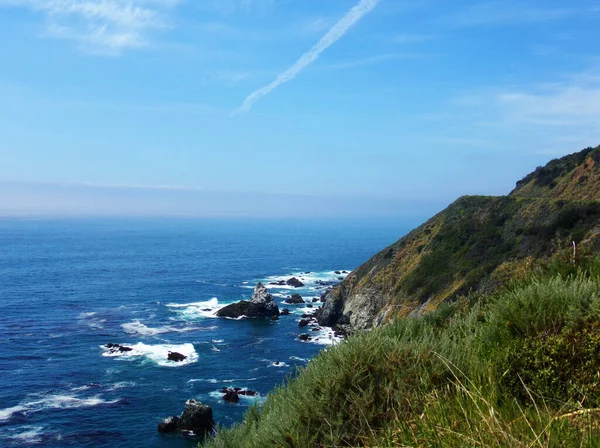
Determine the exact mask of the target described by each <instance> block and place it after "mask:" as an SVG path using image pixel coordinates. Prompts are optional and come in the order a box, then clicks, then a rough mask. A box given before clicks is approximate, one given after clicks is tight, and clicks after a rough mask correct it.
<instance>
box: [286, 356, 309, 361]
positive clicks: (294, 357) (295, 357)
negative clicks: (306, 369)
mask: <svg viewBox="0 0 600 448" xmlns="http://www.w3.org/2000/svg"><path fill="white" fill-rule="evenodd" d="M290 360H291V361H302V362H308V361H309V360H308V359H306V358H300V357H299V356H290Z"/></svg>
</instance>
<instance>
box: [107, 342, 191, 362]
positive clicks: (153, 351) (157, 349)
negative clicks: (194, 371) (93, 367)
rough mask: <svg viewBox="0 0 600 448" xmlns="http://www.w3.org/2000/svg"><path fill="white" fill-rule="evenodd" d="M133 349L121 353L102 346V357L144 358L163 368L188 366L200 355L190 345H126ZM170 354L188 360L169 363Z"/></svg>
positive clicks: (140, 343) (139, 343)
mask: <svg viewBox="0 0 600 448" xmlns="http://www.w3.org/2000/svg"><path fill="white" fill-rule="evenodd" d="M125 346H126V347H129V348H131V349H132V350H131V351H127V352H121V351H118V350H111V349H108V348H106V347H105V346H100V348H102V349H103V350H104V353H102V356H110V357H119V358H124V359H135V358H139V357H141V358H144V359H147V360H149V361H151V362H153V363H155V364H157V365H159V366H162V367H181V366H185V365H188V364H192V363H194V362H196V361H198V354H197V353H196V350H195V349H194V346H193V345H192V344H190V343H187V344H180V345H170V344H158V345H148V344H144V343H142V342H138V343H137V344H135V345H125ZM169 352H177V353H181V354H182V355H185V356H186V359H184V360H183V361H180V362H176V361H169V360H168V358H167V357H168V355H169Z"/></svg>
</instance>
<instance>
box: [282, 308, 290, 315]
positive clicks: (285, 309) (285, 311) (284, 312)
mask: <svg viewBox="0 0 600 448" xmlns="http://www.w3.org/2000/svg"><path fill="white" fill-rule="evenodd" d="M289 314H290V310H288V309H287V308H284V309H282V310H281V313H279V315H280V316H287V315H289Z"/></svg>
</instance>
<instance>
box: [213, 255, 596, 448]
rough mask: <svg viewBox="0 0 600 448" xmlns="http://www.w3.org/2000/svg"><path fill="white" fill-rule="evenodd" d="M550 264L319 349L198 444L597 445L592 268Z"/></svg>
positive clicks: (593, 268) (293, 445)
mask: <svg viewBox="0 0 600 448" xmlns="http://www.w3.org/2000/svg"><path fill="white" fill-rule="evenodd" d="M557 263H558V261H556V260H555V262H554V268H553V267H552V264H548V266H547V268H546V269H543V270H538V272H537V273H536V274H535V275H533V276H532V277H530V278H529V279H527V280H522V281H517V282H513V284H512V285H510V286H508V287H506V288H504V289H503V290H502V291H499V292H496V293H494V294H492V295H489V296H485V295H482V294H477V295H471V296H469V297H465V298H463V299H461V300H458V301H456V302H454V303H452V304H443V305H442V306H440V307H439V308H438V309H437V310H436V311H435V312H432V313H429V314H426V315H425V316H423V317H421V318H416V319H399V320H397V321H396V322H394V323H390V324H388V325H387V326H385V327H383V328H378V329H375V330H373V331H371V332H368V333H361V334H358V335H356V336H354V337H351V338H349V339H348V340H347V341H346V342H344V343H342V344H340V345H338V346H336V347H334V348H332V349H329V350H327V351H324V352H323V353H321V354H320V355H319V356H318V357H316V358H315V359H314V360H312V361H311V362H310V364H309V365H308V366H307V367H306V368H305V369H302V370H301V372H300V375H298V376H297V378H295V379H293V380H290V381H289V383H288V384H287V385H284V386H282V387H280V388H278V389H276V390H275V391H274V392H273V393H272V394H270V395H269V396H268V398H267V400H266V403H265V404H264V406H263V408H262V410H259V409H257V408H252V409H250V410H249V411H248V413H247V414H246V417H245V420H244V423H243V424H241V425H238V426H236V427H234V428H232V429H231V430H222V431H219V433H218V435H217V437H216V438H215V439H214V440H212V441H209V442H208V443H207V444H206V446H207V447H238V446H243V447H265V446H281V447H313V446H314V447H327V446H430V447H465V446H473V447H474V446H484V447H491V446H498V447H505V446H538V447H554V446H557V447H558V446H561V447H564V446H569V447H570V446H573V447H575V446H577V447H579V446H590V447H591V446H600V428H599V426H598V424H599V423H600V409H598V407H599V406H600V357H599V356H598V350H599V349H600V281H599V280H600V270H599V269H597V268H596V266H598V264H597V263H595V262H594V263H588V264H587V265H586V266H587V267H586V268H583V269H582V268H581V267H580V268H579V269H578V272H577V273H575V274H571V275H567V276H562V275H556V274H553V271H554V269H555V268H556V264H557ZM566 269H568V268H567V267H566V266H565V267H564V268H563V270H566Z"/></svg>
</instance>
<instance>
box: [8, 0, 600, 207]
mask: <svg viewBox="0 0 600 448" xmlns="http://www.w3.org/2000/svg"><path fill="white" fill-rule="evenodd" d="M599 25H600V3H598V1H597V0H572V1H570V2H565V1H562V0H561V1H558V0H500V1H498V0H453V1H448V0H406V1H405V0H129V1H124V0H95V1H92V0H0V42H1V44H0V117H1V119H0V135H1V136H2V138H0V161H1V162H0V215H20V214H23V215H35V214H41V215H47V214H67V215H68V214H83V215H86V214H89V215H97V214H100V215H110V214H125V215H127V214H133V215H138V214H140V215H185V216H188V215H193V216H196V215H198V216H309V217H310V216H357V217H369V216H371V217H384V216H390V215H399V216H400V215H402V216H403V215H406V216H418V215H423V216H427V215H429V214H431V213H434V212H435V211H437V210H439V209H441V208H443V207H444V206H445V205H447V204H448V203H450V202H452V201H453V200H455V199H456V198H458V197H459V196H461V195H465V194H485V195H499V194H506V193H508V192H510V190H511V189H512V188H513V187H514V184H515V182H516V181H517V180H519V179H520V178H522V177H523V176H524V175H526V174H527V173H529V172H530V171H532V170H533V169H535V167H536V166H538V165H543V164H545V163H546V162H547V161H549V160H550V159H553V158H556V157H560V156H563V155H566V154H568V153H572V152H575V151H578V150H581V149H583V148H585V147H588V146H596V145H598V144H600V46H599V45H598V29H599Z"/></svg>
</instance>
